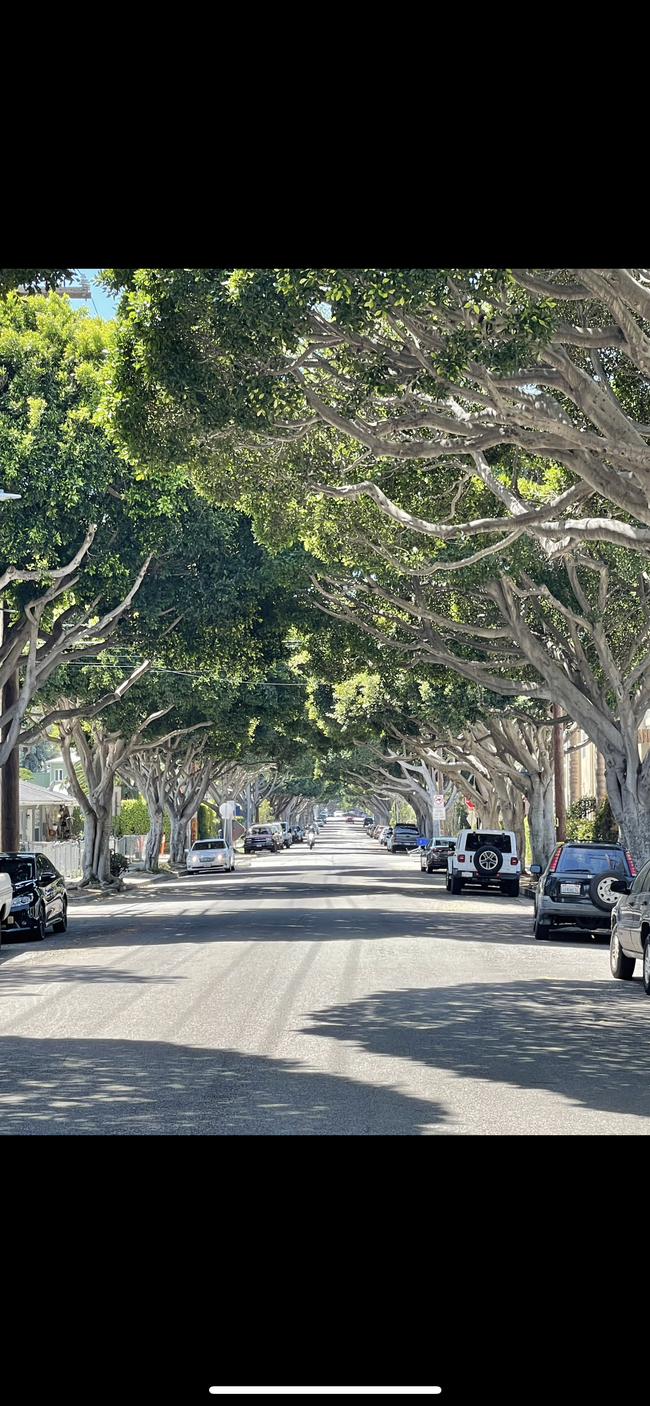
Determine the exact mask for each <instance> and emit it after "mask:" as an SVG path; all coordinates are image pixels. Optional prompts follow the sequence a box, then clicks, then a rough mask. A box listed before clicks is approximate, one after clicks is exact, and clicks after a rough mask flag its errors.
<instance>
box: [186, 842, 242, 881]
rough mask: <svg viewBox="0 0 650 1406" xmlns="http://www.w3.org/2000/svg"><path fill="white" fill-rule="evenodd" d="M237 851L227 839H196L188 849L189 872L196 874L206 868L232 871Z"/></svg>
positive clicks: (226, 871)
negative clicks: (227, 842)
mask: <svg viewBox="0 0 650 1406" xmlns="http://www.w3.org/2000/svg"><path fill="white" fill-rule="evenodd" d="M234 867H235V851H234V849H233V847H232V845H228V844H226V841H225V840H195V841H194V844H193V845H192V848H191V849H189V850H188V851H187V872H188V874H196V873H198V872H199V871H202V870H204V869H207V870H210V869H214V870H220V871H221V872H225V873H232V871H233V869H234Z"/></svg>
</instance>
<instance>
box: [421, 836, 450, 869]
mask: <svg viewBox="0 0 650 1406" xmlns="http://www.w3.org/2000/svg"><path fill="white" fill-rule="evenodd" d="M455 848H456V840H455V839H452V838H451V836H449V835H436V836H435V837H434V839H433V840H428V842H427V844H426V845H425V847H424V849H423V850H422V851H421V853H420V869H421V870H422V873H423V874H424V873H426V874H433V873H435V871H436V870H438V869H442V870H443V871H445V872H446V870H447V860H448V858H449V855H450V854H453V852H454V850H455Z"/></svg>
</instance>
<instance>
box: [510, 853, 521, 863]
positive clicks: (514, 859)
mask: <svg viewBox="0 0 650 1406" xmlns="http://www.w3.org/2000/svg"><path fill="white" fill-rule="evenodd" d="M510 863H511V864H518V863H519V860H518V859H517V856H516V854H515V855H513V857H512V859H511V860H510Z"/></svg>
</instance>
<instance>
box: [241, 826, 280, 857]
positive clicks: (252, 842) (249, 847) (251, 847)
mask: <svg viewBox="0 0 650 1406" xmlns="http://www.w3.org/2000/svg"><path fill="white" fill-rule="evenodd" d="M279 848H280V843H279V841H278V837H277V834H276V832H275V830H272V829H271V826H270V825H251V826H250V829H248V830H247V831H246V834H245V836H244V854H256V853H257V852H258V850H271V852H272V853H273V854H277V852H278V850H279Z"/></svg>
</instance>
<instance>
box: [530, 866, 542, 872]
mask: <svg viewBox="0 0 650 1406" xmlns="http://www.w3.org/2000/svg"><path fill="white" fill-rule="evenodd" d="M541 872H542V866H541V864H531V866H530V873H531V874H541Z"/></svg>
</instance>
